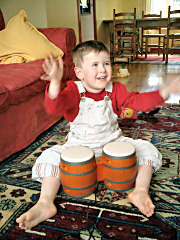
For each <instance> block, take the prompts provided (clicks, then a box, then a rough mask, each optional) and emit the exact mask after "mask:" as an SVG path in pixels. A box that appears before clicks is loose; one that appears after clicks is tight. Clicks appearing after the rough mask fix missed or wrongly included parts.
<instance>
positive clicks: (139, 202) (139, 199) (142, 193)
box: [128, 189, 155, 217]
mask: <svg viewBox="0 0 180 240" xmlns="http://www.w3.org/2000/svg"><path fill="white" fill-rule="evenodd" d="M128 198H129V201H130V202H131V203H133V204H134V205H135V206H136V207H137V208H138V209H139V210H140V211H141V212H142V213H143V214H144V215H145V216H146V217H150V216H152V215H153V213H154V208H155V206H154V204H153V203H152V201H151V198H150V196H149V194H148V192H147V191H146V190H145V189H134V191H133V192H131V193H130V194H129V196H128Z"/></svg>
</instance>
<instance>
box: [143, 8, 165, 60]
mask: <svg viewBox="0 0 180 240" xmlns="http://www.w3.org/2000/svg"><path fill="white" fill-rule="evenodd" d="M145 18H162V11H160V13H159V14H144V11H142V19H145ZM165 37H166V34H162V33H161V27H146V28H144V27H142V29H141V55H143V54H144V53H145V58H147V54H148V49H149V48H156V49H157V50H158V55H160V53H161V52H162V53H163V61H164V60H165ZM151 41H155V42H151Z"/></svg>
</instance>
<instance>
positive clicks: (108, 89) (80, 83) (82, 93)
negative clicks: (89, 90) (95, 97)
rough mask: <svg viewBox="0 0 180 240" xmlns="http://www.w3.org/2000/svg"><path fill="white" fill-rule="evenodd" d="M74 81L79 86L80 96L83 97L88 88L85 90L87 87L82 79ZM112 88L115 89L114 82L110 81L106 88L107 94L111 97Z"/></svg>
mask: <svg viewBox="0 0 180 240" xmlns="http://www.w3.org/2000/svg"><path fill="white" fill-rule="evenodd" d="M74 83H75V84H76V85H77V87H78V90H79V94H80V96H81V97H82V96H84V94H85V92H86V90H85V88H84V87H83V85H82V82H81V81H74ZM112 90H113V83H112V82H109V83H108V85H107V86H106V88H105V91H106V95H107V96H109V97H110V96H111V94H112Z"/></svg>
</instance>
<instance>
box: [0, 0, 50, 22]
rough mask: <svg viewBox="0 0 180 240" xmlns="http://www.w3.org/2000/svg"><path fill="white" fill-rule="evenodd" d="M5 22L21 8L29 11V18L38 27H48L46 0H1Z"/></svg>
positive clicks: (0, 6) (0, 4)
mask: <svg viewBox="0 0 180 240" xmlns="http://www.w3.org/2000/svg"><path fill="white" fill-rule="evenodd" d="M0 8H1V9H2V12H3V15H4V19H5V23H6V24H7V22H8V21H9V19H10V18H11V17H13V16H14V15H16V14H17V13H18V12H19V11H20V10H21V9H24V10H25V11H26V13H27V16H28V19H29V20H30V21H31V23H32V24H33V25H35V26H36V27H47V12H46V0H0Z"/></svg>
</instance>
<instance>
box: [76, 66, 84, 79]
mask: <svg viewBox="0 0 180 240" xmlns="http://www.w3.org/2000/svg"><path fill="white" fill-rule="evenodd" d="M74 72H75V74H76V77H77V78H78V79H79V80H83V79H84V74H83V71H82V69H81V68H80V67H74Z"/></svg>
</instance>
